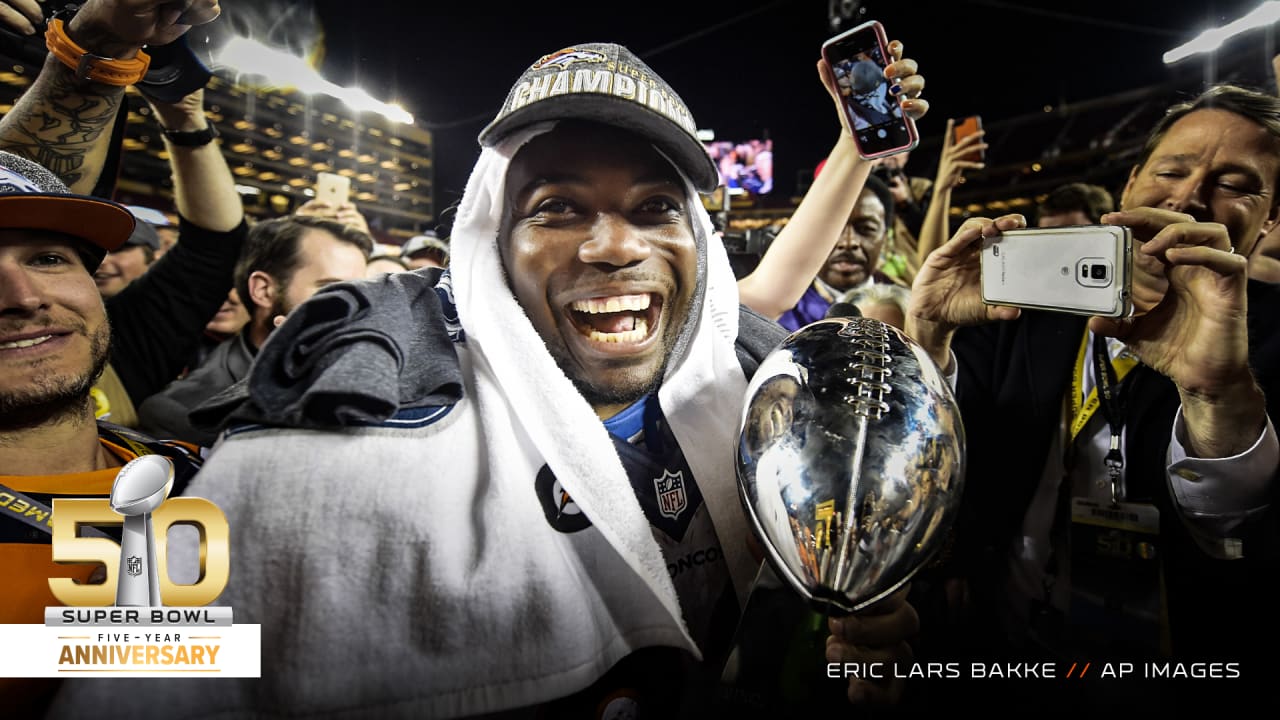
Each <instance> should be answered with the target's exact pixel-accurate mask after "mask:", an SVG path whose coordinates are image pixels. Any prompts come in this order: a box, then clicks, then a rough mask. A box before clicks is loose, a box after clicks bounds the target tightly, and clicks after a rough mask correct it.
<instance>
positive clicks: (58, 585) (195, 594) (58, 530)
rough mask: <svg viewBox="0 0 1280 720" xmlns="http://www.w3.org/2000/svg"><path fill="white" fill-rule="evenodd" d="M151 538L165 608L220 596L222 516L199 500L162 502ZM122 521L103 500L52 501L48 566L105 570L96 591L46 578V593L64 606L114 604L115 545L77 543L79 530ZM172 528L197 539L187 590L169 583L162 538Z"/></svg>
mask: <svg viewBox="0 0 1280 720" xmlns="http://www.w3.org/2000/svg"><path fill="white" fill-rule="evenodd" d="M152 522H153V523H154V527H155V534H156V563H157V565H158V566H159V567H160V568H161V569H162V570H163V572H161V574H160V595H161V597H163V598H164V602H165V605H168V606H171V607H198V606H201V605H207V604H209V603H211V602H213V601H214V600H216V599H217V598H218V596H219V595H220V594H222V590H223V589H224V588H225V587H226V586H227V581H228V580H229V579H230V576H231V554H230V550H229V549H230V537H229V536H230V529H229V526H228V525H227V516H226V515H224V514H223V513H222V510H220V509H219V508H218V506H217V505H214V504H213V503H212V502H209V501H208V500H205V499H204V498H196V497H177V498H170V499H169V500H166V501H165V503H164V504H163V505H161V506H160V507H159V508H157V509H156V511H155V512H154V513H152ZM123 523H124V517H123V516H121V515H119V514H118V513H116V512H115V511H114V510H112V509H111V504H110V501H108V500H106V499H75V500H65V499H57V500H54V501H53V517H52V524H53V561H54V562H58V563H97V564H100V565H102V566H104V567H106V569H107V578H106V580H105V581H104V582H103V583H102V584H99V585H84V584H81V583H79V582H76V581H75V580H72V579H70V578H50V579H49V589H50V590H52V591H53V595H54V597H56V598H58V601H59V602H61V603H63V604H64V605H68V606H72V607H77V606H78V607H105V606H109V605H112V604H114V602H115V597H116V581H117V578H118V576H119V572H120V568H119V567H118V566H119V564H120V545H119V544H117V543H116V542H114V541H112V540H107V539H104V538H92V537H78V535H79V528H80V526H81V525H94V526H99V527H102V526H111V525H122V524H123ZM174 525H189V526H191V527H194V528H196V530H197V531H198V532H199V534H200V575H199V578H197V580H196V582H195V583H193V584H191V585H179V584H176V583H174V582H173V581H172V580H170V579H169V564H168V535H169V528H170V527H172V526H174Z"/></svg>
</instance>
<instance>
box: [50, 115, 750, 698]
mask: <svg viewBox="0 0 1280 720" xmlns="http://www.w3.org/2000/svg"><path fill="white" fill-rule="evenodd" d="M549 127H550V126H542V127H539V128H536V129H530V130H528V131H526V132H524V133H520V134H519V136H517V137H513V138H512V139H510V140H509V141H508V142H506V143H504V144H502V145H500V146H499V147H497V148H492V149H485V150H484V151H483V152H482V153H481V157H480V160H479V162H478V163H477V165H476V168H475V170H474V172H473V173H472V176H471V178H470V180H469V182H468V185H467V190H466V194H465V196H464V198H463V202H462V206H461V208H460V209H459V213H458V218H457V221H456V223H455V225H454V232H453V238H452V248H453V259H452V266H451V270H450V272H451V276H450V278H449V282H448V283H443V284H442V286H441V288H442V290H443V289H447V290H448V291H449V292H452V294H453V297H452V299H453V300H454V302H455V303H456V306H457V311H458V319H457V320H458V323H459V325H460V327H456V328H454V329H460V330H462V331H464V332H463V334H464V335H465V338H466V339H465V341H463V342H461V343H460V344H458V345H457V346H456V347H457V353H458V360H459V363H460V366H461V368H462V377H463V378H464V382H465V383H466V393H465V396H464V398H463V400H462V401H460V402H459V403H458V404H457V405H456V406H453V408H452V409H451V410H449V412H448V413H447V414H444V413H441V417H440V418H435V419H432V420H431V421H430V422H425V423H424V422H416V421H415V418H417V417H418V416H413V417H406V416H404V415H402V416H398V417H397V418H394V419H393V420H391V421H388V422H386V423H383V424H381V425H380V426H377V427H350V428H342V429H340V430H333V431H315V430H296V429H259V430H252V431H245V432H241V433H239V434H232V435H231V436H230V437H228V438H227V439H225V440H224V441H223V442H222V444H220V445H219V446H218V447H217V448H216V449H215V450H214V452H213V453H212V456H211V458H210V460H209V462H208V464H206V465H205V467H204V469H203V470H202V472H201V474H200V476H198V477H197V478H196V481H195V482H194V483H193V485H192V490H191V492H192V494H194V495H199V496H204V497H208V498H209V499H211V500H213V501H214V502H216V503H217V504H218V505H219V507H221V508H223V510H224V511H225V512H226V514H227V516H228V519H229V521H230V523H231V542H232V552H231V563H232V568H231V578H232V581H231V585H229V586H228V588H227V591H226V592H225V593H224V595H223V597H222V598H221V599H220V603H221V604H229V605H231V606H232V608H233V609H234V611H235V617H236V622H238V623H244V622H248V623H258V624H260V625H261V626H262V638H263V677H262V679H261V680H252V681H233V680H223V681H218V680H199V681H189V682H180V681H174V680H169V679H165V680H148V681H137V682H136V683H128V682H126V681H112V682H109V683H108V682H105V681H103V682H102V683H96V682H87V681H81V682H78V683H77V682H70V683H67V684H66V685H64V692H63V693H62V695H61V696H60V697H59V698H58V701H57V703H56V705H55V707H54V711H53V715H54V716H55V717H80V716H83V715H84V714H85V713H86V712H89V711H91V710H93V709H95V708H100V707H105V706H107V704H108V703H110V706H111V707H113V708H116V709H117V710H119V711H120V712H122V713H124V714H130V715H134V716H145V714H143V715H139V713H145V712H146V711H147V710H149V709H154V708H163V712H164V713H165V714H166V717H173V718H188V717H209V716H214V717H218V718H230V717H262V716H276V715H287V716H289V717H307V716H322V717H325V718H330V719H331V720H332V719H336V718H366V717H377V718H388V717H392V718H400V717H404V718H416V717H456V716H465V715H476V714H483V713H494V712H500V711H503V710H508V709H512V708H516V707H523V706H527V705H535V704H539V703H543V702H546V701H549V700H551V699H554V698H559V697H564V696H566V695H570V694H572V693H574V692H577V691H579V690H582V689H583V688H586V687H587V686H589V685H590V684H591V683H592V682H594V681H596V680H597V679H599V678H600V677H601V676H602V675H604V673H606V672H607V671H608V670H609V669H610V668H611V667H614V666H615V665H616V664H617V663H618V662H619V661H620V660H621V659H622V658H624V657H626V656H627V655H629V654H631V653H632V652H634V651H635V650H636V649H638V648H643V647H649V646H669V647H677V648H684V649H686V650H688V651H689V652H690V653H692V654H694V655H697V654H698V653H699V650H698V648H697V646H696V645H695V643H694V641H693V640H692V639H691V637H690V633H689V629H688V627H687V624H686V623H685V621H684V618H683V615H682V612H681V606H680V602H679V598H678V597H677V596H676V593H675V589H674V586H673V585H672V582H671V579H670V576H669V574H668V570H667V563H666V560H665V559H664V557H663V555H662V551H661V549H660V548H659V547H658V545H657V543H656V542H655V540H654V538H653V530H652V528H651V526H650V524H649V522H648V520H647V518H646V516H645V514H644V511H643V510H642V509H641V507H640V504H639V501H638V500H637V498H636V495H635V491H634V490H633V488H632V486H631V484H630V482H629V480H628V478H627V475H626V472H625V470H624V469H623V466H622V463H621V461H620V459H619V458H618V455H617V451H616V450H615V447H614V443H613V441H612V440H611V439H610V437H609V436H608V433H607V432H606V431H605V429H604V425H603V424H602V423H601V422H600V420H599V418H597V417H596V414H595V412H594V410H593V409H592V408H591V406H590V405H589V404H588V403H587V401H586V400H585V399H584V398H583V397H582V396H581V395H580V394H579V393H578V391H577V390H576V388H575V387H574V385H573V383H572V382H571V381H570V380H569V378H568V377H566V376H565V374H564V373H563V372H562V371H561V370H560V368H559V367H558V366H557V365H556V363H555V361H554V359H553V358H552V357H551V355H550V353H549V352H548V351H547V349H546V346H545V344H544V343H543V341H542V339H541V338H540V337H539V336H538V334H537V332H536V331H535V330H534V328H533V326H532V325H531V323H530V322H529V320H528V319H527V317H526V315H525V313H524V310H523V309H522V308H521V307H520V305H519V304H518V303H517V301H516V299H515V297H514V295H513V294H512V291H511V290H510V288H509V287H508V286H507V282H506V278H505V277H504V275H503V269H502V263H501V259H500V257H499V246H498V232H499V228H500V226H501V224H502V213H503V212H504V208H503V199H504V185H505V180H506V174H507V169H508V166H509V164H510V158H511V157H512V156H513V155H514V153H515V152H516V150H518V149H519V147H520V146H521V145H522V144H523V143H524V142H527V141H528V140H529V139H530V138H531V137H533V136H535V135H536V134H537V133H539V132H545V131H546V130H547V129H548V128H549ZM686 193H687V194H688V198H689V204H690V215H691V217H692V219H693V222H694V227H695V234H696V235H697V237H698V242H699V246H700V247H704V248H709V249H710V252H707V253H706V255H705V258H704V262H703V263H702V264H703V266H704V267H705V273H704V275H703V280H702V285H703V289H704V292H703V295H702V300H701V312H700V313H699V314H698V316H697V317H696V318H694V319H692V320H691V322H693V323H694V326H693V328H692V330H691V332H690V333H689V334H688V335H687V336H686V338H685V342H684V343H683V344H682V346H681V347H682V351H681V355H680V356H679V357H677V358H673V360H672V362H670V363H669V364H668V367H667V370H666V375H665V378H664V380H663V383H662V386H661V387H660V389H659V391H658V398H659V402H660V404H661V407H662V410H663V412H664V414H665V415H666V417H667V420H668V422H669V424H670V427H671V429H672V431H673V432H674V434H675V436H676V438H677V440H678V441H679V442H680V446H681V448H682V449H683V451H684V454H685V459H686V461H687V462H688V464H689V467H690V469H691V470H692V471H693V474H694V477H695V478H696V481H697V483H698V485H699V488H700V489H701V491H702V495H703V498H704V501H705V502H706V504H707V505H708V508H709V510H710V514H711V517H712V520H713V522H714V524H715V528H716V533H717V536H718V539H719V541H720V545H721V548H722V551H723V553H724V557H725V558H726V561H727V563H728V567H729V569H730V575H731V577H732V578H733V581H734V585H735V589H736V590H737V591H738V594H739V598H740V604H741V598H742V596H743V594H744V593H745V592H746V591H747V589H748V587H749V584H750V582H751V580H752V578H753V576H754V572H755V569H756V568H755V565H754V563H753V562H752V560H751V558H750V555H749V553H748V552H747V546H746V540H747V533H748V529H747V525H746V521H745V517H744V516H743V514H742V509H741V503H740V501H739V500H738V497H737V481H736V476H735V469H734V442H733V440H734V437H735V434H736V429H735V424H736V422H737V419H738V418H739V417H740V416H741V406H742V402H743V397H744V393H745V389H746V380H745V377H744V375H743V372H742V369H741V366H740V365H739V362H738V358H737V355H736V353H735V350H734V340H735V337H736V335H737V328H738V306H737V285H736V282H735V281H734V278H733V274H732V272H731V270H730V268H729V263H728V258H727V257H726V256H725V254H724V250H723V247H722V246H721V245H720V244H719V243H718V242H716V241H715V239H714V236H713V235H712V233H711V225H710V219H709V218H708V216H707V214H706V212H705V210H703V209H702V207H701V203H700V202H699V199H698V197H697V195H696V194H695V193H694V192H693V190H692V189H691V187H689V186H688V184H687V181H686ZM708 241H710V242H708ZM421 281H422V282H427V280H426V279H425V276H424V277H423V278H421ZM381 282H382V283H384V284H385V283H387V281H385V280H384V281H381ZM406 282H408V280H406ZM360 287H365V288H366V290H365V292H368V293H369V295H370V298H376V299H377V301H374V300H371V303H372V305H371V306H376V307H379V308H381V312H391V313H395V312H398V311H399V312H403V314H404V320H405V321H406V322H414V317H413V316H412V314H410V313H409V311H408V310H407V309H406V308H407V307H413V305H412V304H410V305H407V306H404V307H402V306H401V305H397V304H396V300H395V298H397V297H400V298H404V297H407V296H412V295H413V293H408V295H406V293H404V292H387V293H379V292H378V290H379V288H380V287H381V286H380V285H378V281H375V282H374V283H373V284H367V285H363V286H353V288H352V291H358V290H359V288H360ZM446 312H447V311H446ZM410 362H412V360H410ZM544 465H546V466H547V467H548V468H549V469H550V470H551V472H552V473H554V476H555V479H556V480H558V481H559V482H560V485H561V487H562V488H563V490H564V491H565V492H567V493H568V495H569V496H570V497H572V498H573V500H574V503H575V504H576V505H577V506H578V508H579V509H580V510H581V511H582V512H583V513H584V514H585V515H586V516H587V518H588V519H589V520H590V525H591V526H592V527H593V528H594V529H595V530H597V531H598V535H596V534H594V533H592V534H590V535H588V533H587V532H586V531H584V532H582V533H580V534H574V533H567V532H562V531H561V530H559V529H557V528H555V527H553V526H552V523H550V522H548V516H547V515H544V509H543V506H542V504H541V501H540V499H539V495H538V492H539V490H538V487H537V479H538V478H541V477H544V476H543V475H542V473H541V470H542V468H543V466H544ZM605 543H607V545H606V544H605ZM195 552H196V551H195V550H194V549H193V548H187V550H186V560H185V561H183V560H182V557H183V551H182V550H181V549H180V548H173V549H172V550H171V552H170V554H169V557H170V558H171V559H173V560H174V561H175V562H179V563H182V562H186V563H188V564H190V563H194V559H193V555H194V554H195Z"/></svg>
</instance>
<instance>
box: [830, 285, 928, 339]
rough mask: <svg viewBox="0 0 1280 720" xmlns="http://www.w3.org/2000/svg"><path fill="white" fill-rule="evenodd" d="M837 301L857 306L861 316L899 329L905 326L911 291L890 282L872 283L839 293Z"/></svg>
mask: <svg viewBox="0 0 1280 720" xmlns="http://www.w3.org/2000/svg"><path fill="white" fill-rule="evenodd" d="M838 302H842V303H849V304H851V305H853V306H854V307H856V308H858V311H859V312H861V313H862V317H865V318H871V319H872V320H879V321H880V322H882V323H885V324H888V325H892V326H894V327H896V328H898V329H899V330H902V329H903V328H904V327H906V321H907V305H908V304H909V303H910V302H911V291H910V290H908V289H907V288H904V287H902V286H901V285H894V284H892V283H872V284H870V285H864V286H862V287H859V288H854V289H853V290H850V291H849V292H847V293H845V294H844V295H841V296H840V298H839V300H838Z"/></svg>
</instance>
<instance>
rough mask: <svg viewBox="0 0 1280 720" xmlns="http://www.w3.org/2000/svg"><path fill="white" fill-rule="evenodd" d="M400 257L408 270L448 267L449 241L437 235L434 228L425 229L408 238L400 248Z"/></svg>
mask: <svg viewBox="0 0 1280 720" xmlns="http://www.w3.org/2000/svg"><path fill="white" fill-rule="evenodd" d="M400 258H401V259H402V260H404V263H405V265H407V266H408V267H409V269H410V270H418V269H420V268H424V267H438V268H442V267H449V243H447V242H445V241H444V240H441V239H440V238H439V237H437V236H436V233H435V231H434V230H427V231H424V232H423V233H422V234H421V235H414V236H413V237H411V238H409V240H408V241H407V242H406V243H405V244H404V247H403V248H402V249H401V250H400Z"/></svg>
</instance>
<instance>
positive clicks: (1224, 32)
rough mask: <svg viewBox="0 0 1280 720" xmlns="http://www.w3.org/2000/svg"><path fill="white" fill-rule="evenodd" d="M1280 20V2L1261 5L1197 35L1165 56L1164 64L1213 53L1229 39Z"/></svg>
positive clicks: (1273, 0)
mask: <svg viewBox="0 0 1280 720" xmlns="http://www.w3.org/2000/svg"><path fill="white" fill-rule="evenodd" d="M1277 20H1280V2H1276V1H1275V0H1272V1H1271V2H1264V3H1262V4H1261V5H1259V6H1258V7H1257V8H1256V9H1254V11H1253V12H1251V13H1249V14H1248V15H1245V16H1244V17H1242V18H1240V19H1239V20H1236V21H1234V22H1230V23H1227V24H1226V25H1223V26H1222V27H1219V28H1211V29H1209V30H1205V31H1204V32H1202V33H1200V34H1199V35H1197V36H1196V37H1195V38H1194V39H1192V40H1191V41H1189V42H1186V43H1183V44H1182V45H1179V46H1178V47H1176V48H1174V49H1172V50H1170V51H1169V52H1167V53H1165V54H1164V64H1165V65H1172V64H1174V63H1176V62H1178V61H1179V60H1185V59H1186V58H1189V57H1191V56H1192V55H1195V54H1197V53H1205V52H1213V51H1214V50H1217V49H1218V48H1220V47H1222V44H1223V43H1224V42H1226V41H1227V40H1228V39H1230V38H1232V37H1235V36H1236V35H1239V34H1240V33H1243V32H1247V31H1249V30H1254V29H1257V28H1262V27H1266V26H1268V25H1271V24H1272V23H1274V22H1276V21H1277Z"/></svg>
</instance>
